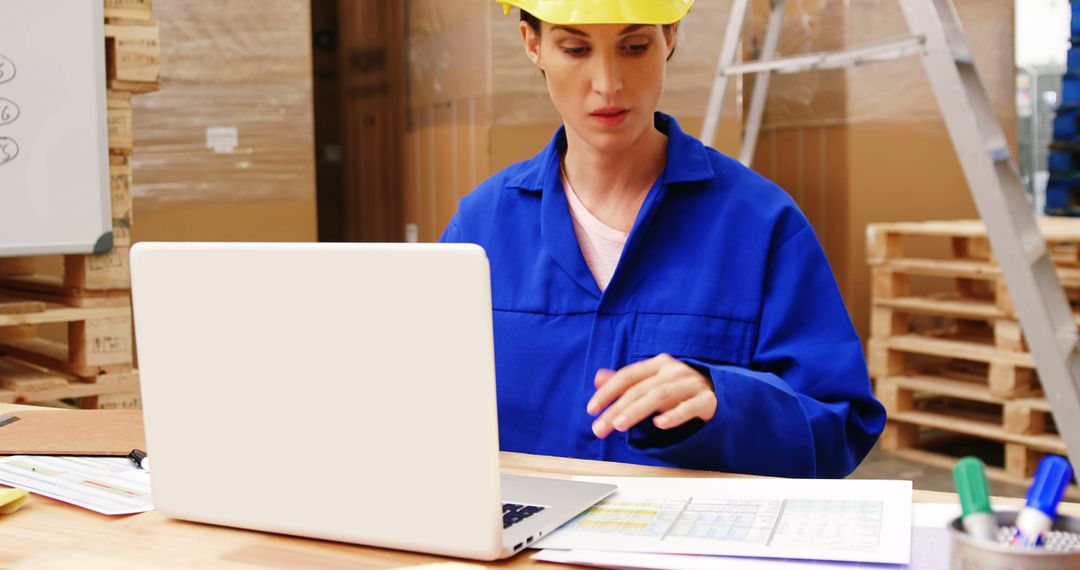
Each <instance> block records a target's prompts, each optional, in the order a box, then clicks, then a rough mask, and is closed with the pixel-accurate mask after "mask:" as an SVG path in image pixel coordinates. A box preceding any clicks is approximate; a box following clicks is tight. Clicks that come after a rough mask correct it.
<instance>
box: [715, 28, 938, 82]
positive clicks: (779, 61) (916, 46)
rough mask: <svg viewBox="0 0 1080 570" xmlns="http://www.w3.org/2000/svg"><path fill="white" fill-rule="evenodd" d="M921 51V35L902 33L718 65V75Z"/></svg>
mask: <svg viewBox="0 0 1080 570" xmlns="http://www.w3.org/2000/svg"><path fill="white" fill-rule="evenodd" d="M925 51H926V38H925V36H921V35H915V36H904V37H900V38H895V39H891V40H886V41H881V42H876V43H872V44H867V45H862V46H856V47H852V48H846V49H842V50H835V51H825V52H815V53H807V54H802V55H794V56H788V57H782V58H776V59H768V60H758V61H747V62H743V63H737V64H734V65H729V66H724V67H722V68H720V70H719V75H722V76H723V75H727V76H731V75H745V74H749V73H761V72H765V71H772V72H776V73H797V72H801V71H809V70H812V69H838V68H842V67H847V66H851V65H861V64H864V63H873V62H879V61H889V60H893V59H899V58H901V57H907V56H910V55H916V54H922V53H924V52H925Z"/></svg>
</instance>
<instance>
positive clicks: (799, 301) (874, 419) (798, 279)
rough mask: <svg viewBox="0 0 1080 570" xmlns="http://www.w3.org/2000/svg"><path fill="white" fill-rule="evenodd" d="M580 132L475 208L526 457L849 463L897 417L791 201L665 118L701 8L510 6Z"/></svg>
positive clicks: (649, 3) (469, 228) (770, 466)
mask: <svg viewBox="0 0 1080 570" xmlns="http://www.w3.org/2000/svg"><path fill="white" fill-rule="evenodd" d="M498 1H499V2H501V3H502V4H503V5H504V8H506V9H507V11H509V8H510V6H511V5H512V6H516V7H518V8H520V9H521V22H520V24H519V26H520V31H521V37H522V40H523V42H524V45H525V50H526V52H527V53H528V56H529V58H530V59H531V60H532V61H533V63H535V64H536V66H537V67H538V68H539V70H540V72H541V73H543V74H544V77H545V79H546V81H547V86H548V90H549V93H550V95H551V100H552V103H553V104H554V105H555V108H556V109H557V110H558V112H559V114H560V115H561V116H562V118H563V127H562V128H560V129H559V131H558V132H557V133H556V134H555V137H554V139H553V140H552V141H551V143H550V144H549V145H548V146H547V148H545V149H544V150H543V151H542V152H541V153H540V154H539V155H537V156H536V157H535V158H533V159H531V160H527V161H525V162H522V163H519V164H516V165H513V166H510V167H509V168H506V169H505V170H503V171H501V172H499V173H498V174H496V175H495V176H494V177H492V178H491V179H489V180H487V181H486V182H484V183H483V184H481V185H480V187H478V188H477V189H476V190H475V191H474V192H472V193H471V194H470V195H469V196H467V197H466V198H464V199H463V200H462V201H461V204H460V209H459V211H458V213H457V215H456V216H455V217H454V219H453V220H452V221H451V222H450V225H449V226H448V227H447V229H446V232H445V234H444V235H443V241H446V242H470V243H477V244H480V245H481V246H483V247H484V248H485V249H486V250H487V254H488V258H489V259H490V262H491V273H492V296H493V297H492V304H493V309H494V315H493V318H494V326H495V351H496V377H497V379H498V401H499V430H500V438H501V442H500V443H501V446H502V448H503V449H504V450H507V451H520V452H527V453H535V454H544V455H559V456H569V457H581V458H587V459H601V460H609V461H622V462H630V463H640V464H651V465H666V466H677V467H687V468H696V469H713V470H721V471H729V472H743V473H757V474H765V475H783V476H798V477H843V476H845V475H847V474H848V473H850V472H851V471H852V470H853V469H854V468H855V467H856V466H857V465H858V464H859V462H860V461H861V460H862V458H863V457H864V456H865V454H866V453H867V451H869V449H870V448H871V447H872V446H873V444H874V442H875V441H876V439H877V437H878V435H879V434H880V432H881V430H882V427H883V425H884V422H885V414H884V410H883V409H882V407H881V405H880V404H879V403H878V402H877V401H876V400H875V399H874V397H873V395H872V394H871V391H870V383H869V379H868V377H867V371H866V363H865V361H864V359H863V354H862V348H861V346H860V343H859V339H858V337H857V336H856V334H855V331H854V329H853V327H852V325H851V321H850V320H849V318H848V315H847V312H846V310H845V308H844V305H843V301H842V300H841V298H840V294H839V291H838V289H837V286H836V283H835V281H834V279H833V277H832V273H831V271H830V269H829V266H828V262H827V261H826V259H825V256H824V253H823V252H822V249H821V246H820V245H819V244H818V241H817V238H816V236H815V234H814V232H813V230H812V229H811V227H810V225H809V223H808V222H807V220H806V218H805V217H804V216H803V215H802V213H801V212H800V211H799V210H798V208H797V207H796V206H795V204H794V203H793V201H792V200H791V198H790V197H789V196H788V195H787V194H785V193H784V192H783V191H782V190H780V189H779V188H778V187H776V186H775V185H774V184H772V183H771V182H769V181H768V180H765V179H764V178H762V177H761V176H759V175H757V174H755V173H754V172H752V171H750V170H748V169H747V168H745V167H743V166H742V165H741V164H739V163H738V162H736V161H735V160H732V159H730V158H728V157H726V156H723V155H721V154H720V153H718V152H716V151H715V150H712V149H710V148H707V147H705V146H704V145H703V144H702V143H701V142H700V141H698V140H697V139H694V138H693V137H691V136H689V135H687V134H685V133H684V132H683V131H682V130H681V129H680V128H679V124H678V123H677V122H676V121H675V120H674V119H673V118H672V117H670V116H667V115H665V114H662V113H659V112H656V109H657V106H658V105H659V102H660V97H661V95H662V94H663V90H664V74H665V70H666V65H667V60H668V59H669V57H670V56H671V54H672V53H673V51H674V50H675V44H676V37H677V32H678V21H679V20H680V19H681V18H682V17H683V16H684V15H685V14H686V13H687V12H688V11H689V9H690V6H691V4H693V0H578V1H572V0H498Z"/></svg>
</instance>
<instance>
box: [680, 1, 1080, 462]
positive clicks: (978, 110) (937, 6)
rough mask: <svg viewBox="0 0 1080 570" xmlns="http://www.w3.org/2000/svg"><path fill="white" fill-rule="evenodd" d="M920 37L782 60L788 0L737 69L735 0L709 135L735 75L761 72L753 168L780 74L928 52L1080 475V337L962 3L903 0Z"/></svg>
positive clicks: (739, 12) (746, 153)
mask: <svg viewBox="0 0 1080 570" xmlns="http://www.w3.org/2000/svg"><path fill="white" fill-rule="evenodd" d="M898 2H899V3H900V5H901V7H902V8H903V11H904V17H905V18H906V20H907V23H908V28H909V29H910V30H911V32H912V34H913V35H911V36H907V37H902V38H897V39H893V40H888V41H884V42H879V43H876V44H872V45H868V46H862V47H857V48H850V49H845V50H840V51H835V52H827V53H815V54H808V55H800V56H794V57H786V58H776V57H775V55H776V45H777V42H778V41H779V37H780V28H781V26H782V24H783V16H784V10H785V9H786V7H787V0H773V1H772V3H771V7H772V12H771V14H770V17H769V23H768V28H767V30H766V34H765V41H764V43H763V45H762V49H761V56H762V59H761V60H760V61H755V62H748V63H743V64H739V65H736V64H735V61H734V60H735V55H736V51H737V48H738V46H739V43H740V41H741V35H742V28H743V24H744V22H745V19H746V13H747V8H748V0H734V4H733V7H732V15H731V18H730V19H729V20H728V28H727V34H726V35H725V37H724V45H723V48H722V50H721V54H720V61H719V64H718V68H717V75H716V78H715V81H714V83H713V90H712V93H711V95H710V98H709V107H708V110H707V112H706V115H705V123H704V129H703V131H702V136H701V138H702V140H703V141H706V144H709V143H711V142H712V140H713V139H714V137H715V134H716V127H717V124H718V123H719V118H720V111H721V107H722V103H723V97H724V91H725V90H726V88H727V81H728V78H729V77H732V76H735V75H739V74H745V73H756V74H757V75H756V77H757V78H756V80H755V83H754V93H753V98H752V100H751V104H750V111H749V114H748V115H747V126H746V131H745V134H744V140H743V146H742V151H741V153H740V156H739V159H740V160H741V161H742V163H743V164H747V165H749V163H750V162H751V161H752V160H753V153H754V148H755V147H756V145H757V139H758V135H759V133H760V127H761V120H762V117H763V116H764V111H765V102H766V99H767V97H768V84H769V77H770V75H771V74H772V73H774V72H775V73H793V72H799V71H806V70H810V69H830V68H837V67H844V66H851V65H859V64H862V63H866V62H875V61H884V60H889V59H895V58H898V57H903V56H906V55H913V54H920V55H921V57H922V60H923V64H924V66H925V68H926V74H927V76H928V77H929V80H930V85H931V86H932V88H933V92H934V96H935V98H936V99H937V103H938V107H939V108H940V109H941V114H942V117H943V118H944V120H945V125H946V127H947V128H948V131H949V135H950V137H951V138H952V142H953V147H954V148H955V149H956V154H957V156H958V157H959V158H960V164H961V166H962V167H963V170H964V177H965V178H966V179H967V182H968V186H970V188H971V194H972V196H973V197H974V199H975V205H976V207H977V208H978V210H979V214H980V215H981V216H982V219H983V220H984V221H985V223H986V230H987V235H988V237H989V239H990V245H991V246H992V247H993V250H994V253H995V254H996V255H997V257H998V260H999V262H1000V263H1001V269H1002V274H1003V276H1004V278H1005V284H1006V285H1007V286H1008V288H1009V291H1010V293H1011V296H1012V298H1013V303H1014V306H1015V308H1016V312H1017V314H1018V315H1019V317H1020V325H1021V327H1022V329H1023V331H1024V335H1025V336H1026V337H1027V341H1028V346H1029V348H1030V349H1031V352H1032V355H1033V356H1034V357H1035V365H1036V368H1037V369H1038V372H1039V379H1040V381H1041V382H1042V386H1043V390H1044V391H1045V392H1046V396H1047V399H1048V400H1049V402H1050V404H1051V406H1052V407H1053V409H1054V421H1055V422H1056V424H1057V428H1058V432H1059V433H1060V434H1061V437H1062V439H1063V440H1064V441H1065V446H1066V447H1067V448H1068V449H1069V451H1070V453H1069V455H1070V456H1071V462H1072V465H1073V469H1074V471H1075V472H1078V473H1080V349H1078V347H1080V344H1078V342H1080V334H1078V331H1077V324H1076V320H1075V317H1074V316H1073V313H1072V308H1071V307H1070V306H1069V302H1068V300H1067V299H1066V297H1065V291H1064V289H1063V288H1062V286H1061V282H1060V281H1059V280H1058V277H1057V273H1056V271H1055V269H1054V264H1053V262H1052V260H1051V259H1050V252H1049V250H1048V249H1047V247H1046V241H1045V240H1044V238H1043V236H1042V234H1041V233H1040V231H1039V228H1038V226H1037V224H1036V220H1035V215H1034V213H1033V212H1032V209H1031V205H1030V204H1029V203H1028V200H1027V192H1026V190H1025V188H1024V185H1023V183H1022V182H1021V181H1020V175H1019V172H1018V170H1017V168H1016V164H1015V163H1014V162H1013V159H1012V155H1011V153H1010V152H1009V147H1008V142H1007V140H1006V138H1005V134H1004V132H1002V130H1001V125H1000V124H999V123H998V120H997V116H996V115H995V114H994V109H993V105H992V103H991V101H990V96H989V94H988V93H987V91H986V86H985V85H984V84H983V82H982V80H981V79H980V78H979V73H978V71H977V70H976V69H975V61H974V59H973V58H972V55H971V48H970V47H969V45H968V42H967V37H966V36H965V35H964V30H963V27H962V26H961V24H960V18H959V16H958V15H957V12H956V8H955V6H954V5H953V3H952V0H898Z"/></svg>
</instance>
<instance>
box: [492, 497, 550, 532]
mask: <svg viewBox="0 0 1080 570" xmlns="http://www.w3.org/2000/svg"><path fill="white" fill-rule="evenodd" d="M502 508H503V528H510V527H511V526H512V525H515V524H517V523H519V522H521V521H523V520H525V519H527V518H529V517H531V516H533V515H535V514H536V513H538V512H540V511H542V510H544V507H537V506H533V505H515V504H514V503H503V504H502Z"/></svg>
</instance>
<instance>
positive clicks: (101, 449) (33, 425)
mask: <svg viewBox="0 0 1080 570" xmlns="http://www.w3.org/2000/svg"><path fill="white" fill-rule="evenodd" d="M3 415H5V416H14V417H16V418H18V420H14V421H11V422H10V423H6V424H4V425H3V426H2V427H0V455H96V456H120V457H124V456H127V454H128V453H129V452H131V450H132V449H146V435H145V434H144V433H143V417H142V411H141V410H32V411H28V412H7V413H5V414H3Z"/></svg>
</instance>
